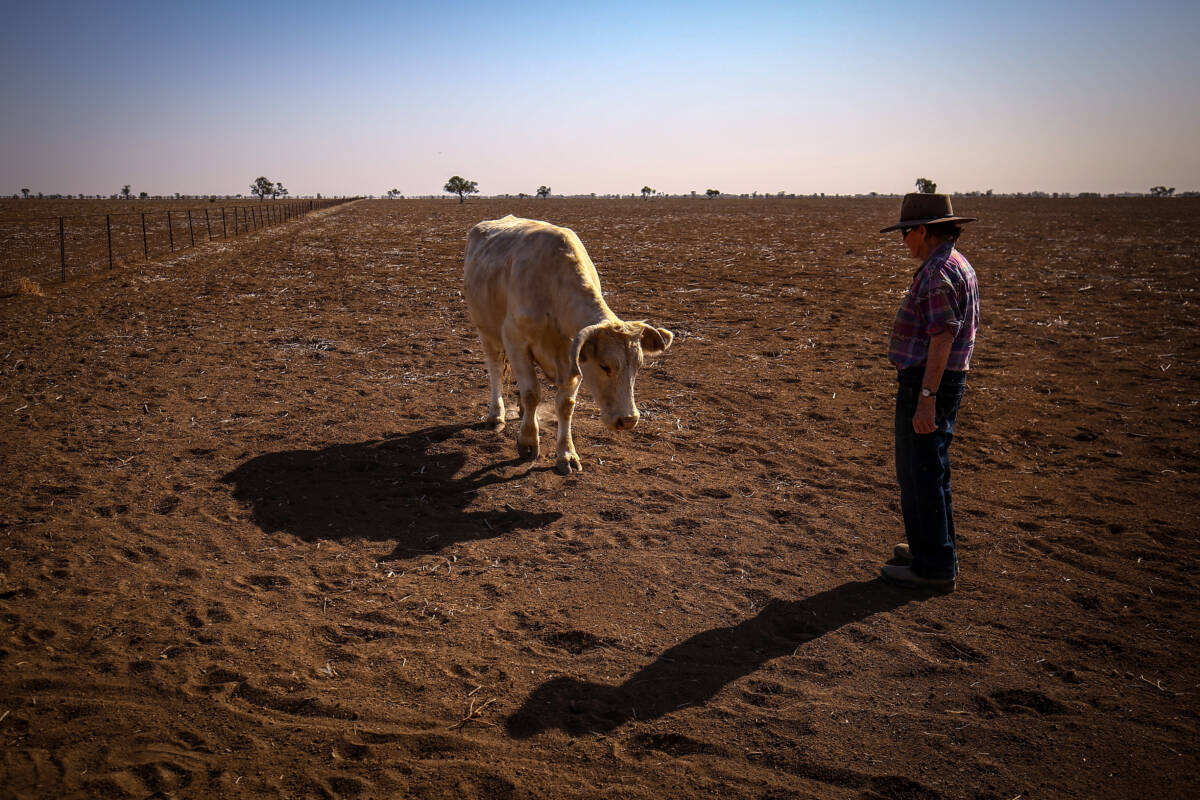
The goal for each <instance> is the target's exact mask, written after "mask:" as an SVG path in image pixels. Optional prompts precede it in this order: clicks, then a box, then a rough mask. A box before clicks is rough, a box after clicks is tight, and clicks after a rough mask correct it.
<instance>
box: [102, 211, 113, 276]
mask: <svg viewBox="0 0 1200 800" xmlns="http://www.w3.org/2000/svg"><path fill="white" fill-rule="evenodd" d="M104 232H105V234H106V235H107V236H108V268H109V269H112V268H113V262H112V222H111V221H110V220H109V216H108V214H105V215H104Z"/></svg>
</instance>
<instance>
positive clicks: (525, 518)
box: [222, 425, 562, 558]
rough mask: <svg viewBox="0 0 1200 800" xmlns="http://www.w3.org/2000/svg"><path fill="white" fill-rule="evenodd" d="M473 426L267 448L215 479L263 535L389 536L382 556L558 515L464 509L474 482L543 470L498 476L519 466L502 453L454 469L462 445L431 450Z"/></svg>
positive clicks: (476, 486)
mask: <svg viewBox="0 0 1200 800" xmlns="http://www.w3.org/2000/svg"><path fill="white" fill-rule="evenodd" d="M479 428H480V426H477V425H441V426H435V427H429V428H424V429H422V430H418V431H414V432H412V433H405V434H396V435H393V436H387V437H384V438H383V439H378V440H375V441H369V442H360V443H355V444H343V445H334V446H331V447H326V448H323V449H320V450H289V451H285V452H280V453H267V454H266V455H261V456H258V457H256V458H253V459H251V460H249V461H247V462H246V463H244V464H242V465H241V466H240V467H238V468H237V469H235V470H233V471H232V472H230V473H229V474H227V475H225V476H224V477H223V478H222V480H223V481H225V482H226V483H230V484H232V485H233V486H234V493H233V495H234V497H235V498H237V499H238V500H241V501H243V502H246V503H248V504H249V506H250V509H251V513H252V514H253V519H254V522H255V523H256V524H257V525H258V526H259V527H261V528H262V529H263V530H265V531H267V532H269V533H271V532H275V531H287V532H288V533H291V534H294V535H295V536H298V537H300V538H301V539H305V540H307V541H314V540H317V539H349V538H362V539H366V540H370V541H393V540H394V541H395V542H396V549H395V550H394V551H393V552H392V553H391V554H390V555H389V556H387V558H404V557H409V556H412V555H414V554H417V553H422V552H435V551H437V550H439V549H441V548H443V547H445V546H447V545H450V544H453V543H455V542H461V541H469V540H473V539H485V538H488V537H492V536H497V535H499V534H502V533H507V532H509V531H513V530H518V529H530V528H539V527H542V526H544V525H549V524H550V523H551V522H554V521H555V520H556V519H558V518H559V517H561V516H562V515H561V514H559V513H556V512H554V513H533V512H529V511H519V510H514V509H511V508H509V507H506V508H505V510H502V511H500V510H497V511H467V510H466V508H467V506H468V505H470V504H471V502H472V500H474V499H475V496H476V494H477V492H478V491H479V490H480V489H482V488H483V487H485V486H488V485H489V484H493V483H500V482H503V481H507V480H516V479H517V478H520V477H522V476H524V475H527V474H528V473H529V472H531V471H534V470H540V469H543V468H542V467H529V468H528V469H526V470H523V471H522V472H520V473H517V474H515V475H511V476H508V477H503V476H502V475H501V468H504V467H515V466H518V465H521V464H526V465H527V464H528V462H521V461H517V460H512V461H503V462H499V463H496V464H492V465H490V466H488V467H484V468H483V469H480V470H477V471H475V472H473V473H471V474H469V475H465V476H461V477H455V476H456V475H458V472H459V471H460V470H461V469H462V468H463V466H464V465H465V464H466V461H467V456H466V453H465V452H464V451H463V450H453V449H447V448H441V447H438V448H437V449H436V451H435V450H434V449H433V448H434V446H435V445H441V444H443V443H444V442H446V441H447V440H449V439H451V438H452V437H454V436H456V435H459V434H462V433H464V432H466V431H470V430H476V429H479ZM545 469H548V467H547V468H545Z"/></svg>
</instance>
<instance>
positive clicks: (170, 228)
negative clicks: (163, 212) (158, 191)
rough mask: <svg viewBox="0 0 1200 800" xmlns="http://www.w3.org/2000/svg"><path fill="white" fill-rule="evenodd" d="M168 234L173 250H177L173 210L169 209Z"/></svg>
mask: <svg viewBox="0 0 1200 800" xmlns="http://www.w3.org/2000/svg"><path fill="white" fill-rule="evenodd" d="M167 236H168V237H170V239H171V252H172V253H174V252H175V228H174V227H173V226H172V225H171V212H170V211H169V210H168V211H167Z"/></svg>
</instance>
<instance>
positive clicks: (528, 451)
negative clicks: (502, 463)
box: [517, 442, 540, 461]
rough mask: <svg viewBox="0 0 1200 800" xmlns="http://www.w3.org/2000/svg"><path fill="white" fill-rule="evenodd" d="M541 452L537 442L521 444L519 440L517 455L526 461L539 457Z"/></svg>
mask: <svg viewBox="0 0 1200 800" xmlns="http://www.w3.org/2000/svg"><path fill="white" fill-rule="evenodd" d="M539 452H540V450H539V448H538V444H537V442H534V443H533V444H521V443H520V442H517V457H518V458H520V459H522V460H524V461H530V460H532V459H535V458H537V457H538V453H539Z"/></svg>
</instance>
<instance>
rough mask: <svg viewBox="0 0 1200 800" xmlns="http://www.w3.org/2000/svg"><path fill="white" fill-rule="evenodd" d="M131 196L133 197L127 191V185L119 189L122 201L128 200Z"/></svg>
mask: <svg viewBox="0 0 1200 800" xmlns="http://www.w3.org/2000/svg"><path fill="white" fill-rule="evenodd" d="M132 196H133V192H131V191H129V184H128V183H127V184H125V185H124V186H122V187H121V197H122V198H123V199H125V200H128V199H129V198H130V197H132Z"/></svg>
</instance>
